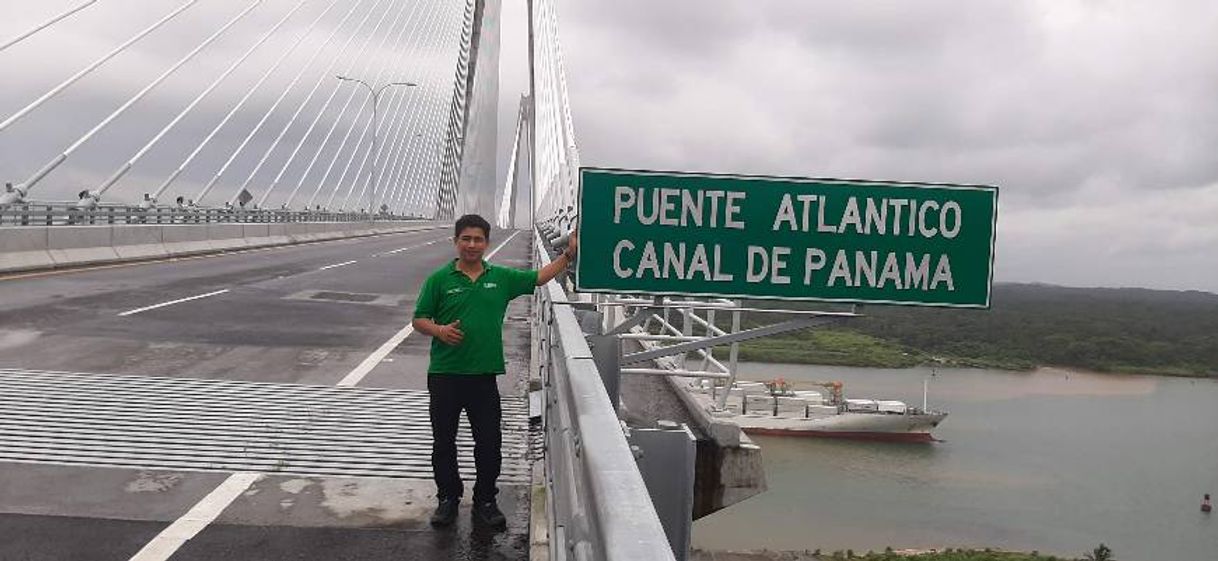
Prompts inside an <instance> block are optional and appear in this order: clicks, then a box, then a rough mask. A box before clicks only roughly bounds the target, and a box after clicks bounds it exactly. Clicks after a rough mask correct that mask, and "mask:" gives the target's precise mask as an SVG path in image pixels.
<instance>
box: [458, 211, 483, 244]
mask: <svg viewBox="0 0 1218 561" xmlns="http://www.w3.org/2000/svg"><path fill="white" fill-rule="evenodd" d="M466 228H481V229H482V235H484V236H486V239H488V240H489V239H491V223H490V222H487V221H486V219H485V218H483V217H481V216H478V215H477V214H467V215H465V216H462V217H461V218H458V219H457V226H456V228H454V229H453V237H454V238H456V237H458V236H460V235H461V231H462V230H464V229H466Z"/></svg>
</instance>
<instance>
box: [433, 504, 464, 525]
mask: <svg viewBox="0 0 1218 561" xmlns="http://www.w3.org/2000/svg"><path fill="white" fill-rule="evenodd" d="M459 503H460V500H459V499H440V504H438V505H436V511H435V512H433V513H431V525H432V526H451V525H452V523H453V522H456V521H457V505H458V504H459Z"/></svg>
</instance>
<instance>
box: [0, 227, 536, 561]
mask: <svg viewBox="0 0 1218 561" xmlns="http://www.w3.org/2000/svg"><path fill="white" fill-rule="evenodd" d="M451 235H452V234H451V231H450V230H448V229H446V228H445V229H436V230H430V231H420V232H412V233H407V234H393V235H385V236H377V237H371V238H359V239H349V240H338V241H331V242H322V243H313V244H304V245H297V246H288V247H280V248H270V249H262V250H251V251H245V252H237V253H229V254H223V255H217V256H207V257H197V258H188V259H178V260H172V261H164V262H154V263H143V264H132V265H119V266H111V267H102V268H96V269H87V270H77V271H67V272H52V273H45V274H32V275H17V276H12V277H8V278H3V279H0V368H3V369H14V371H18V372H25V371H31V372H34V374H33V375H35V376H36V375H37V372H38V371H63V372H73V373H97V374H110V375H128V376H112V377H110V379H111V381H110V382H107V383H109V384H110V386H109V387H110V389H109V390H107V391H117V392H119V394H120V395H122V394H123V392H124V387H123V385H122V384H125V383H131V384H132V389H131V391H130V392H129V395H131V396H132V398H131V399H133V400H134V399H137V396H139V395H143V394H140V391H142V390H138V389H137V386H138V382H139V380H140V379H141V378H142V377H174V378H202V379H208V380H228V381H234V382H239V383H237V384H235V385H234V387H235V388H236V390H234V391H235V392H236V394H238V397H237V398H234V399H238V400H239V399H240V394H241V388H242V387H245V386H243V385H242V384H245V383H248V384H263V383H271V384H283V385H284V388H286V389H284V390H283V392H284V395H288V394H289V393H291V387H292V386H290V385H292V384H312V385H316V386H335V385H339V384H342V385H353V386H356V387H359V388H395V389H398V390H422V389H425V388H426V376H425V370H426V361H427V348H428V347H427V346H428V344H429V342H430V341H429V339H428V338H426V337H424V336H421V335H419V334H417V333H410V330H409V329H404V328H405V327H406V326H408V325H409V322H410V311H411V310H412V309H413V305H414V301H415V298H416V294H417V291H418V288H419V286H420V284H421V283H422V281H423V279H424V278H425V277H426V276H427V275H428V274H429V273H430V272H431V271H433V270H435V269H436V268H437V267H439V266H440V265H442V264H443V263H444V262H446V261H447V260H448V259H451V258H452V256H453V255H454V251H453V246H452V242H451ZM504 241H506V242H507V243H506V244H503V245H502V248H501V249H499V250H498V253H497V254H496V255H495V256H494V257H493V258H492V261H494V262H496V263H500V264H504V265H509V266H514V267H521V268H524V267H527V266H528V256H529V254H530V253H529V252H530V244H531V238H530V236H529V235H528V233H527V232H521V233H519V234H518V235H514V236H513V235H512V233H511V232H496V233H495V236H494V239H492V243H491V248H492V250H493V249H495V248H497V247H499V246H500V244H502V243H503V242H504ZM528 315H529V299H528V298H520V299H517V300H516V301H515V302H513V304H512V305H511V306H510V307H509V309H508V321H507V322H506V323H505V334H504V339H505V345H506V351H507V357H508V372H509V374H508V375H507V376H504V377H501V378H500V380H499V382H500V389H501V391H502V393H503V394H504V395H505V398H511V397H515V398H519V397H520V396H523V395H524V392H525V386H526V383H527V380H526V378H527V376H526V368H527V363H528V360H529V357H528V337H529V333H528V321H527V318H528ZM22 375H25V374H22ZM90 379H91V378H85V382H82V383H84V384H86V390H85V394H86V397H87V395H91V394H88V391H87V390H88V388H87V384H88V383H90V382H89V381H88V380H90ZM114 380H117V381H114ZM129 381H132V382H129ZM250 387H254V386H252V385H251V386H250ZM257 387H258V388H261V389H262V390H267V391H279V389H280V388H279V386H265V385H260V386H257ZM268 388H269V390H268ZM4 391H5V390H4V388H2V387H0V422H2V421H3V417H4V416H5V415H8V416H12V415H13V412H12V411H8V412H6V411H5V410H4V409H3V407H4V405H3V404H4V403H5V401H4V399H3V398H4ZM76 391H78V390H77V389H75V388H67V389H64V390H63V392H61V393H64V392H76ZM259 395H262V394H259ZM270 395H272V396H273V395H274V394H273V393H272V394H270ZM34 397H37V396H34ZM171 397H172V396H171ZM81 399H85V398H81ZM139 399H144V398H139ZM199 399H200V401H204V402H206V401H209V400H208V398H207V397H206V396H202V397H200V398H199ZM217 399H219V398H217ZM225 399H228V398H225ZM259 399H263V398H259ZM266 399H267V400H269V401H260V402H258V403H261V404H262V405H260V406H261V407H267V408H274V407H275V406H276V403H274V401H275V398H274V397H271V398H266ZM285 399H286V398H285ZM245 406H246V407H248V405H245ZM424 413H425V412H424ZM55 414H58V413H52V415H55ZM150 415H152V414H151V413H150ZM107 422H109V421H106V420H99V421H97V423H98V424H99V425H100V424H104V423H107ZM340 429H341V427H340ZM125 430H129V431H130V432H132V433H136V434H138V433H139V432H140V430H141V428H140V426H139V425H138V423H136V425H135V426H133V427H130V428H129V429H125ZM250 430H251V431H254V432H256V431H257V428H256V427H253V428H251V429H250ZM348 438H350V439H351V440H352V441H354V442H358V439H359V435H358V434H357V435H351V436H349V437H348ZM416 459H417V458H416ZM154 460H155V459H153V460H150V461H149V465H150V466H152V465H155V464H156V462H155V461H154ZM72 464H73V462H59V463H47V462H39V461H20V462H19V461H12V460H11V459H10V460H5V459H3V458H0V559H3V560H6V561H7V560H31V561H32V560H76V559H79V560H123V561H126V560H129V559H167V558H169V559H174V560H188V559H200V560H202V559H207V560H214V559H234V560H238V559H240V560H246V559H251V560H253V559H268V560H270V559H276V560H279V559H301V560H311V559H317V560H322V559H325V560H336V559H370V560H376V559H403V560H406V559H420V560H421V559H513V560H515V559H525V558H527V554H528V551H527V550H528V528H527V518H528V510H529V504H528V495H527V486H526V485H524V484H519V483H511V484H501V485H500V488H501V492H500V499H501V500H500V506H501V507H502V508H503V510H504V512H505V513H506V514H507V515H508V518H509V528H508V530H507V531H506V532H491V531H485V530H482V529H479V528H475V527H473V526H472V525H471V524H470V521H469V516H468V506H466V507H464V508H463V510H462V515H461V517H460V518H459V523H458V525H457V527H456V528H453V529H450V530H446V531H434V530H432V529H431V528H430V527H428V525H427V516H428V515H429V514H430V511H431V508H432V507H433V506H434V499H433V497H432V496H433V494H434V492H435V489H434V487H433V486H432V484H431V482H430V480H429V479H427V478H426V477H417V478H410V477H305V476H299V475H288V474H276V473H273V470H271V471H272V473H261V474H249V475H233V474H231V473H228V472H226V471H223V470H219V471H206V470H198V471H196V470H165V469H148V468H141V467H139V466H134V467H126V468H116V467H101V466H97V465H88V464H87V462H86V463H77V464H75V465H72ZM469 485H472V482H467V486H469ZM466 496H467V500H468V496H469V493H467V495H466ZM137 554H139V555H140V556H137Z"/></svg>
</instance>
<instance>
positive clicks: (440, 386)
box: [427, 375, 503, 502]
mask: <svg viewBox="0 0 1218 561" xmlns="http://www.w3.org/2000/svg"><path fill="white" fill-rule="evenodd" d="M497 377H498V376H493V375H428V376H427V392H428V394H429V398H430V399H429V400H428V411H429V412H430V413H431V435H432V445H431V470H432V476H433V477H434V478H435V481H436V489H437V491H438V492H437V493H436V496H437V497H439V498H441V499H450V498H454V499H455V498H460V497H461V495H462V494H464V492H465V484H464V482H462V481H461V474H460V473H458V472H457V425H458V423H459V422H460V420H461V411H462V410H464V411H465V415H466V416H467V417H469V424H470V429H471V430H472V432H473V437H474V467H475V469H476V470H477V473H478V477H477V480H476V481H475V482H474V502H489V501H493V500H495V495H496V494H498V493H499V490H498V489H497V488H496V487H495V481H496V480H498V479H499V469H500V465H501V464H502V461H503V460H502V456H501V450H500V448H501V445H502V441H503V435H502V433H501V431H500V428H499V425H500V419H501V418H502V416H503V413H502V410H501V409H500V407H499V386H497V385H495V378H497Z"/></svg>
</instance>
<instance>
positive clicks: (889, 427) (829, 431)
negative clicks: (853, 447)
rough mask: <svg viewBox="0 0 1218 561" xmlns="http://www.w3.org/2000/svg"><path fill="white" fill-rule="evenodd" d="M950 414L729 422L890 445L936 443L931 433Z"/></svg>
mask: <svg viewBox="0 0 1218 561" xmlns="http://www.w3.org/2000/svg"><path fill="white" fill-rule="evenodd" d="M946 416H947V414H946V413H934V414H913V415H885V414H875V413H840V414H837V415H826V416H820V417H811V418H802V417H783V416H773V415H732V416H730V417H728V420H731V421H732V422H734V423H736V424H737V425H739V426H740V429H741V430H743V431H744V432H746V433H748V434H762V435H773V436H805V437H815V438H843V439H854V440H878V441H889V442H936V441H937V439H935V437H934V436H932V435H931V434H930V431H931V430H933V429H934V428H935V427H936V426H938V425H939V423H940V422H942V421H943V419H944V418H945V417H946Z"/></svg>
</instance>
